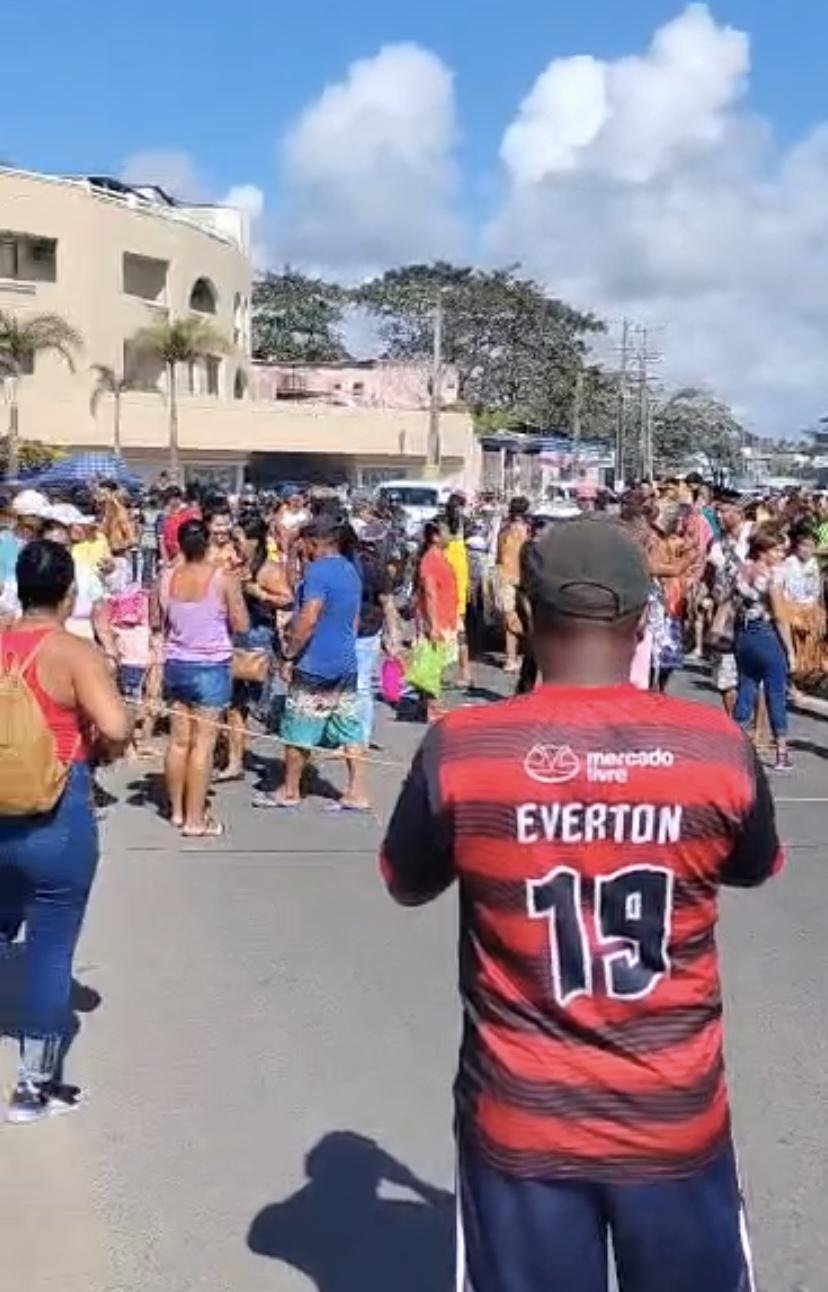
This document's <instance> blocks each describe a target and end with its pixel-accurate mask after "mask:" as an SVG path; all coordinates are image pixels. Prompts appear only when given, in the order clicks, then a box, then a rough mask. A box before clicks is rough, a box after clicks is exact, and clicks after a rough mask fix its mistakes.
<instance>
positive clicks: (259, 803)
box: [253, 794, 302, 812]
mask: <svg viewBox="0 0 828 1292" xmlns="http://www.w3.org/2000/svg"><path fill="white" fill-rule="evenodd" d="M253 806H254V808H263V809H264V810H265V811H268V812H269V811H271V810H273V809H275V810H276V811H279V812H296V811H298V809H299V808H300V807H301V806H302V800H301V799H296V800H294V799H275V798H274V797H273V795H272V794H254V795H253Z"/></svg>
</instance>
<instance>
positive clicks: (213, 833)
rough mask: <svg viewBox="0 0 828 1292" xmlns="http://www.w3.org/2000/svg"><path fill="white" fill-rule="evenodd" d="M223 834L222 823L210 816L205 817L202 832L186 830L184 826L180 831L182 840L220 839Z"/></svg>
mask: <svg viewBox="0 0 828 1292" xmlns="http://www.w3.org/2000/svg"><path fill="white" fill-rule="evenodd" d="M223 834H224V823H223V822H222V821H218V820H217V819H216V818H215V817H212V816H208V817H205V819H204V829H203V830H188V829H187V828H186V826H185V828H184V829H183V830H182V831H181V837H182V839H221V838H222V836H223Z"/></svg>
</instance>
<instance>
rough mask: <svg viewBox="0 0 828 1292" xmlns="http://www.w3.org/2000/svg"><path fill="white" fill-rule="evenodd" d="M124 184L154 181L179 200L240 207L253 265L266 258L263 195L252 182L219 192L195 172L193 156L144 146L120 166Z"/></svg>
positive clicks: (172, 150)
mask: <svg viewBox="0 0 828 1292" xmlns="http://www.w3.org/2000/svg"><path fill="white" fill-rule="evenodd" d="M121 179H122V180H124V182H125V183H127V184H140V185H145V184H146V185H151V184H154V185H158V187H159V188H163V189H164V190H165V192H167V193H169V194H170V196H171V197H175V198H177V199H178V201H179V202H216V203H217V204H218V205H219V206H234V207H237V208H238V209H239V210H240V211H243V212H244V213H245V215H246V216H247V218H248V220H249V223H250V231H251V258H252V260H253V264H254V265H255V266H256V268H261V267H264V266H265V265H266V264H267V262H268V259H269V250H268V246H267V240H266V221H265V195H264V192H263V191H262V189H260V188H259V187H258V185H256V184H234V185H232V186H231V187H230V188H229V189H228V190H227V192H226V193H223V194H219V193H217V192H216V191H215V190H214V189H213V187H212V186H211V185H210V184H209V183H208V181H207V180H205V179H204V177H203V175H202V174H201V173H200V172H199V168H198V165H197V163H196V160H195V158H194V157H192V156H191V155H190V153H188V152H184V151H183V150H182V149H177V148H155V149H153V148H148V149H146V150H145V151H142V152H137V153H132V154H131V156H129V157H127V158H126V160H125V161H124V163H123V165H122V167H121Z"/></svg>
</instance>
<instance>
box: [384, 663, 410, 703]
mask: <svg viewBox="0 0 828 1292" xmlns="http://www.w3.org/2000/svg"><path fill="white" fill-rule="evenodd" d="M404 677H405V669H404V668H403V666H402V663H401V661H400V660H398V659H384V660H383V661H382V668H381V669H380V695H381V696H382V698H383V700H384V701H385V703H386V704H399V702H400V700H401V699H402V694H403V679H404Z"/></svg>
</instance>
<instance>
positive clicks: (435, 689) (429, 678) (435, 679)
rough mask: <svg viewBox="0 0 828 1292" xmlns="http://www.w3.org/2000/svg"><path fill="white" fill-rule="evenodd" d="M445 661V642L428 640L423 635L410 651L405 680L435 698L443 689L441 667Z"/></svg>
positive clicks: (444, 664) (442, 667)
mask: <svg viewBox="0 0 828 1292" xmlns="http://www.w3.org/2000/svg"><path fill="white" fill-rule="evenodd" d="M447 662H448V651H447V648H446V645H445V643H444V642H430V641H429V640H428V638H427V637H423V638H421V639H420V641H418V642H417V644H416V646H415V647H414V649H413V651H412V652H411V659H410V661H409V664H408V668H407V669H406V671H405V680H406V682H408V683H409V685H410V686H415V687H416V688H417V690H418V691H422V692H423V693H424V694H425V695H430V696H432V698H434V699H436V698H437V696H439V694H440V692H441V690H442V689H443V669H444V668H445V667H446V664H447Z"/></svg>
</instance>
